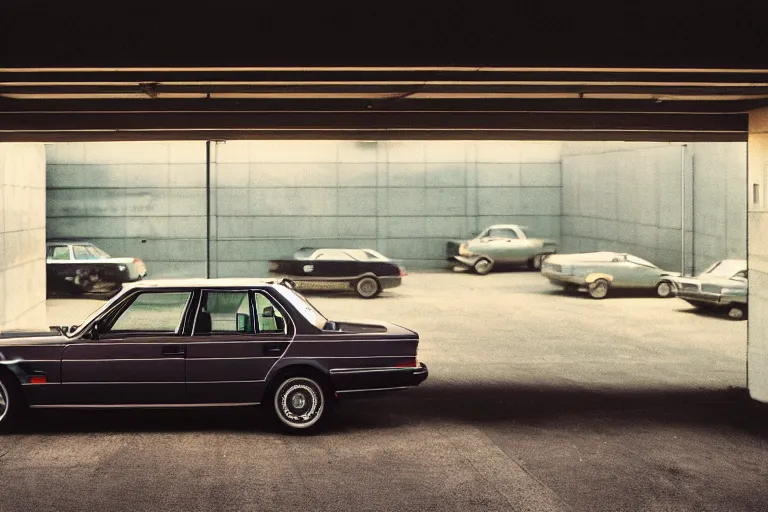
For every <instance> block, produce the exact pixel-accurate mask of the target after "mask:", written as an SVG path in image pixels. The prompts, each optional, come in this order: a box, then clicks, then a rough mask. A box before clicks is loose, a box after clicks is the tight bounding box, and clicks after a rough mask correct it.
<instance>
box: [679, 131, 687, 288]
mask: <svg viewBox="0 0 768 512" xmlns="http://www.w3.org/2000/svg"><path fill="white" fill-rule="evenodd" d="M686 147H688V145H687V144H683V145H682V146H680V246H681V247H680V275H683V276H684V275H685V148H686Z"/></svg>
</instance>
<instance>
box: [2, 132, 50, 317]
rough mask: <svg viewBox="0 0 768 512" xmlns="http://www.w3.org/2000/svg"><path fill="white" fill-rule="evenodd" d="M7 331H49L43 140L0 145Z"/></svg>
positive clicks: (3, 266) (4, 302)
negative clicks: (41, 141) (46, 297)
mask: <svg viewBox="0 0 768 512" xmlns="http://www.w3.org/2000/svg"><path fill="white" fill-rule="evenodd" d="M11 329H22V330H36V329H44V330H47V329H48V321H47V315H46V308H45V149H44V147H43V145H42V144H39V145H38V144H0V330H11Z"/></svg>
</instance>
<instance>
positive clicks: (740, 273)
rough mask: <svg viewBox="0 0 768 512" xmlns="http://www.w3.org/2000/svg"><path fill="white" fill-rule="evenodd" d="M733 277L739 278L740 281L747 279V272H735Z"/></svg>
mask: <svg viewBox="0 0 768 512" xmlns="http://www.w3.org/2000/svg"><path fill="white" fill-rule="evenodd" d="M733 277H740V278H742V279H747V271H746V270H742V271H741V272H736V274H734V276H733Z"/></svg>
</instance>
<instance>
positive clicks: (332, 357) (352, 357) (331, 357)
mask: <svg viewBox="0 0 768 512" xmlns="http://www.w3.org/2000/svg"><path fill="white" fill-rule="evenodd" d="M404 357H409V356H398V355H394V356H393V355H388V356H291V357H286V358H285V359H394V358H399V359H402V358H404ZM414 368H415V367H414Z"/></svg>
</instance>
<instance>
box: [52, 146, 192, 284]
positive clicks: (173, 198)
mask: <svg viewBox="0 0 768 512" xmlns="http://www.w3.org/2000/svg"><path fill="white" fill-rule="evenodd" d="M46 152H47V158H48V166H47V176H48V184H47V188H48V208H47V212H48V213H47V215H48V236H49V237H64V238H68V237H72V238H85V239H88V240H90V241H92V242H93V243H95V244H96V245H98V246H99V247H101V248H102V249H104V250H105V251H106V252H108V253H109V254H110V255H112V256H133V257H140V258H143V259H144V260H145V262H146V263H147V268H148V271H149V272H150V274H151V275H152V276H154V277H160V276H162V277H196V276H197V277H199V276H202V277H204V276H205V261H206V242H205V238H206V218H205V206H206V194H205V144H204V143H199V142H192V143H187V142H172V143H169V142H157V143H153V142H150V143H145V142H141V143H139V142H120V143H72V144H49V145H47V146H46Z"/></svg>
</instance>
